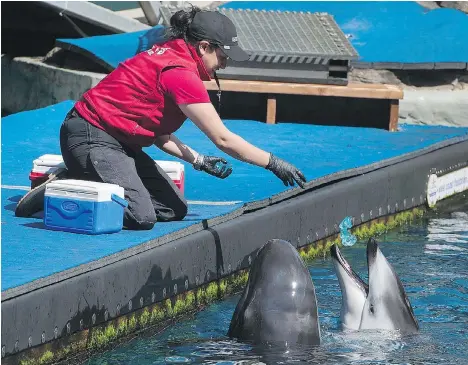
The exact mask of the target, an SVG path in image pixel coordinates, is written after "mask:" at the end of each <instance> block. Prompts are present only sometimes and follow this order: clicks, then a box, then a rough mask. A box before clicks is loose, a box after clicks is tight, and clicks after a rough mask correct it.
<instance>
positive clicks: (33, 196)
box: [15, 169, 68, 218]
mask: <svg viewBox="0 0 468 365" xmlns="http://www.w3.org/2000/svg"><path fill="white" fill-rule="evenodd" d="M67 172H68V170H67V169H58V170H57V171H55V172H54V173H52V174H50V175H49V178H48V179H47V180H46V181H44V182H43V183H42V184H40V185H38V186H36V187H35V188H34V189H31V190H29V191H28V192H27V193H26V194H25V195H24V196H23V197H22V198H21V200H20V201H19V202H18V205H17V206H16V209H15V216H17V217H22V218H27V217H31V216H32V215H33V214H36V213H38V212H40V211H42V210H44V195H45V190H46V184H48V183H50V182H52V181H54V180H63V179H66V178H67Z"/></svg>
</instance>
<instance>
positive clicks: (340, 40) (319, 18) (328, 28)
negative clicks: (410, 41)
mask: <svg viewBox="0 0 468 365" xmlns="http://www.w3.org/2000/svg"><path fill="white" fill-rule="evenodd" d="M180 9H181V8H180V7H176V6H173V5H169V6H167V5H166V6H162V7H161V14H162V16H163V20H164V24H165V25H167V26H168V25H169V24H170V18H171V16H172V15H173V14H174V13H175V12H176V11H177V10H180ZM216 10H218V11H219V12H220V13H222V14H224V15H226V16H227V17H229V18H230V19H231V20H232V22H233V23H234V24H235V25H236V28H237V33H238V38H239V45H240V46H241V47H242V48H243V49H245V50H246V51H247V52H248V53H249V54H251V55H252V57H251V58H250V60H257V61H260V62H288V63H296V62H297V63H310V62H311V59H316V58H317V57H324V58H333V59H337V60H355V59H358V57H359V56H358V53H357V52H356V50H355V49H354V48H353V46H352V45H351V43H350V42H349V41H348V39H347V38H346V36H345V35H344V33H343V32H342V30H341V29H340V28H339V27H338V25H337V24H336V22H335V20H334V19H333V17H332V16H331V15H329V14H326V13H310V12H289V11H286V12H282V11H273V10H271V11H266V10H250V9H224V8H218V9H216ZM286 57H288V60H287V61H286V60H285V58H286Z"/></svg>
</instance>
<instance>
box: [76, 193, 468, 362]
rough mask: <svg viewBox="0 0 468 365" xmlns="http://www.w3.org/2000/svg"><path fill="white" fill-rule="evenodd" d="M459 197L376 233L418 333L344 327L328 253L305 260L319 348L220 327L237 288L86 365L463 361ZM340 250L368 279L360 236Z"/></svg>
mask: <svg viewBox="0 0 468 365" xmlns="http://www.w3.org/2000/svg"><path fill="white" fill-rule="evenodd" d="M457 199H458V200H457V201H455V202H454V203H453V204H451V205H449V206H446V207H443V208H442V209H439V211H438V212H433V213H431V214H430V215H428V216H427V217H426V218H424V219H422V220H421V221H420V222H418V223H417V224H413V225H409V226H404V227H400V228H398V229H396V230H394V231H392V232H389V233H387V234H386V235H384V236H380V237H378V239H377V241H378V242H379V243H380V248H381V250H382V252H383V253H384V255H385V256H386V257H387V259H388V260H389V262H390V263H391V264H392V265H393V267H394V268H395V270H396V272H397V273H398V275H399V276H400V279H401V280H402V282H403V285H404V287H405V290H406V293H407V295H408V297H409V299H410V301H411V303H412V306H413V309H414V311H415V315H416V317H417V319H418V321H419V324H420V332H419V333H418V334H416V335H412V336H401V335H399V334H398V333H395V332H384V331H375V332H366V333H359V332H355V333H353V334H350V333H347V334H345V333H343V332H342V331H341V330H340V323H339V315H340V305H341V302H340V301H341V292H340V288H339V285H338V280H337V278H336V275H335V272H334V270H333V266H332V263H331V260H330V258H329V257H327V258H326V259H322V260H316V261H315V262H313V263H312V264H311V266H310V273H311V275H312V278H313V281H314V284H315V287H316V293H317V300H318V304H319V317H320V326H321V332H322V345H321V346H319V347H308V348H297V349H295V350H294V351H291V352H289V353H284V352H283V351H279V350H278V351H276V350H273V349H270V350H268V351H265V350H264V349H259V348H254V347H252V346H250V345H248V344H243V343H240V342H237V341H234V340H230V339H229V338H228V337H226V333H227V330H228V328H229V323H230V320H231V316H232V314H233V312H234V308H235V306H236V304H237V301H238V300H239V295H236V296H233V297H230V298H228V299H227V300H225V301H222V302H218V303H215V304H213V305H211V306H209V307H208V308H206V309H205V310H203V311H202V312H199V313H197V314H195V315H194V316H193V317H191V318H188V319H186V320H183V321H180V322H178V323H177V324H175V325H173V326H171V327H170V328H168V329H166V330H165V331H163V332H161V333H158V334H146V335H144V336H140V337H137V338H135V339H134V340H132V341H130V342H127V343H125V344H123V345H121V346H119V347H118V348H116V349H113V350H111V351H108V352H106V353H102V354H99V355H98V356H95V357H93V358H91V359H89V360H87V361H86V362H85V364H88V365H98V364H99V365H104V364H106V365H111V364H141V365H146V364H148V365H149V364H182V363H192V364H258V363H265V364H275V363H277V364H286V363H295V364H296V363H302V362H307V363H310V364H321V363H326V364H457V365H461V364H468V198H467V196H461V197H458V198H457ZM341 251H342V253H343V255H344V256H345V258H346V259H347V260H348V262H349V263H350V264H351V266H352V267H353V269H354V270H355V271H356V272H357V273H359V274H360V275H361V277H363V278H365V279H366V278H367V264H366V245H365V242H358V243H357V244H356V245H354V246H353V247H349V248H343V249H342V250H341Z"/></svg>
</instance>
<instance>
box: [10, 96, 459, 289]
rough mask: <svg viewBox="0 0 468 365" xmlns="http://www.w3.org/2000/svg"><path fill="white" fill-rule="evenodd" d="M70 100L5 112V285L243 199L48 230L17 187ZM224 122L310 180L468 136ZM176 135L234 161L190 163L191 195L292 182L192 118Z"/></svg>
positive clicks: (263, 194)
mask: <svg viewBox="0 0 468 365" xmlns="http://www.w3.org/2000/svg"><path fill="white" fill-rule="evenodd" d="M72 105H73V102H72V101H66V102H62V103H59V104H56V105H53V106H49V107H47V108H43V109H38V110H33V111H28V112H23V113H18V114H15V115H11V116H8V117H5V118H2V152H3V153H2V208H3V209H2V291H3V290H6V289H9V288H12V287H16V286H19V285H21V284H25V283H28V282H30V281H32V280H35V279H38V278H41V277H45V276H48V275H51V274H53V273H57V272H60V271H63V270H66V269H69V268H73V267H76V266H78V265H80V264H85V263H89V262H91V261H93V260H97V259H99V258H102V257H105V256H108V255H110V254H112V253H116V252H119V251H122V250H125V249H127V248H130V247H133V246H136V245H138V244H140V243H143V242H146V241H148V240H150V239H153V238H156V237H160V236H162V235H165V234H168V233H170V232H174V231H176V230H179V229H181V228H185V227H188V226H190V225H192V224H195V223H198V222H200V221H201V220H202V219H208V218H212V217H216V216H220V215H223V214H227V213H229V212H232V211H233V210H235V209H237V208H238V207H239V206H241V204H232V205H227V206H215V205H208V204H207V205H198V204H197V205H195V204H191V205H190V206H189V214H188V216H187V217H186V218H185V219H184V220H183V221H182V222H172V223H158V224H156V226H155V227H154V228H153V230H151V231H143V232H135V231H121V232H119V233H116V234H112V235H101V236H85V235H79V234H73V233H66V232H56V231H49V230H46V229H45V228H44V225H43V224H42V220H41V219H40V218H31V219H25V218H16V217H15V216H14V209H15V206H16V202H17V201H18V200H19V199H20V197H21V196H22V195H23V194H24V190H19V189H15V188H14V186H27V185H29V180H28V174H29V172H30V170H31V167H32V161H33V160H34V159H35V158H37V157H38V156H40V155H42V154H46V153H52V154H60V149H59V128H60V125H61V122H62V120H63V118H64V117H65V114H66V113H67V112H68V110H69V109H70V108H71V107H72ZM225 123H226V125H227V127H228V128H229V129H231V130H232V131H233V132H235V133H237V134H239V135H240V136H242V137H243V138H245V139H246V140H248V141H251V142H253V143H254V144H256V145H257V146H259V147H260V148H263V149H265V150H267V151H272V152H273V153H275V154H277V155H278V156H280V157H282V158H284V159H286V160H288V161H290V162H292V163H294V164H295V165H296V166H297V167H299V168H300V169H301V170H302V171H303V172H304V173H305V175H306V176H307V178H308V179H309V180H311V179H316V178H318V177H323V176H325V175H328V174H331V173H334V172H339V171H343V170H347V169H352V168H356V167H360V166H365V165H368V164H371V163H374V162H379V161H382V160H385V159H388V158H392V157H396V156H401V155H403V154H405V153H408V152H412V151H417V150H420V149H422V148H424V147H428V146H431V145H433V144H435V143H437V142H440V141H445V140H448V139H451V138H455V137H462V138H468V128H450V127H428V126H410V125H403V126H400V127H401V128H400V131H398V132H388V131H385V130H381V129H373V128H347V127H326V126H316V125H304V124H277V125H267V124H264V123H260V122H255V121H239V120H227V121H225ZM176 135H177V136H178V137H179V138H180V139H181V140H182V141H184V142H185V143H187V144H188V145H189V146H191V147H193V148H194V149H196V150H198V151H199V152H201V153H205V154H216V155H222V156H224V157H225V158H226V159H227V160H228V161H229V162H230V163H231V164H232V166H233V173H232V175H231V176H230V177H229V178H227V179H226V180H219V179H216V178H214V177H212V176H210V175H208V174H206V173H203V172H197V171H195V170H194V169H193V168H192V167H191V166H190V165H188V164H185V170H186V186H185V194H186V198H187V199H188V200H190V201H195V200H197V201H208V202H219V201H222V202H227V201H229V202H232V201H240V202H252V201H255V200H260V199H264V198H267V197H269V196H272V195H274V194H276V193H279V192H282V191H285V190H286V189H287V188H286V187H285V186H284V185H283V184H282V183H281V181H280V180H278V179H277V178H276V177H275V176H274V175H273V174H272V173H271V172H269V171H266V170H265V169H261V168H258V167H256V166H252V165H249V164H245V163H242V162H240V161H237V160H235V159H233V158H231V157H229V156H227V155H225V154H223V153H220V151H219V150H218V149H217V148H216V147H215V146H214V145H213V143H211V141H210V140H209V139H208V138H207V137H205V136H204V135H203V134H202V133H201V132H200V131H199V130H198V129H197V128H196V127H195V126H194V125H193V123H191V122H190V121H187V122H186V123H185V124H184V126H183V127H182V128H181V129H180V130H179V131H178V132H177V133H176ZM146 151H147V152H148V153H149V154H150V155H151V156H152V157H153V158H155V159H161V160H174V159H173V158H172V157H171V156H168V155H166V154H164V153H162V152H161V151H159V150H158V149H157V148H155V147H153V148H148V149H146ZM8 186H9V187H8ZM12 186H13V187H12Z"/></svg>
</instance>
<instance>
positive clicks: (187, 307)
mask: <svg viewBox="0 0 468 365" xmlns="http://www.w3.org/2000/svg"><path fill="white" fill-rule="evenodd" d="M424 213H425V209H421V208H414V209H410V210H407V211H403V212H400V213H397V214H395V215H392V216H386V217H381V218H377V219H374V220H372V221H369V222H366V223H363V224H361V225H359V226H356V227H353V228H352V229H351V232H352V234H354V235H355V236H356V237H357V238H358V239H359V240H365V239H368V238H370V237H376V236H379V235H381V234H383V233H385V232H387V231H389V230H391V229H394V228H396V227H398V226H401V225H403V224H407V223H410V222H412V221H414V220H416V219H418V218H421V217H422V216H423V215H424ZM333 244H338V245H339V246H341V239H340V236H339V234H334V235H331V236H329V237H327V238H324V239H321V240H319V241H314V242H308V243H307V244H306V245H305V246H303V247H300V248H299V249H298V251H299V253H300V255H301V257H302V258H303V259H304V261H305V262H311V261H312V260H314V259H316V258H317V257H326V256H328V255H329V252H330V247H331V246H332V245H333ZM248 276H249V271H248V269H243V270H240V271H237V272H235V273H233V274H231V275H229V276H226V277H223V278H221V279H219V280H216V281H212V282H210V283H207V284H204V285H201V286H199V287H198V288H195V289H193V290H190V291H187V292H184V293H180V294H178V295H176V296H174V297H172V298H166V299H165V300H164V301H162V302H158V303H154V304H152V305H149V306H146V307H144V308H141V309H138V310H136V311H133V312H131V313H129V314H126V315H123V316H120V317H118V318H115V319H111V320H109V321H107V322H106V323H104V324H100V325H96V326H94V327H91V328H89V329H84V330H83V331H80V332H78V333H75V334H72V335H70V336H68V337H65V338H60V339H58V340H56V342H52V343H47V344H44V345H42V346H39V347H38V348H35V349H31V350H29V351H25V352H24V353H23V354H19V355H18V356H19V358H18V359H16V361H14V362H11V363H19V364H22V365H33V364H41V365H46V364H52V363H55V362H59V361H63V360H64V359H66V358H68V357H70V356H76V355H78V354H85V356H83V357H84V358H85V357H89V356H90V355H92V354H94V353H97V352H98V351H102V350H104V349H106V348H108V347H109V346H111V345H113V344H114V343H116V342H117V341H124V340H125V339H126V338H127V337H128V336H129V335H135V334H137V333H138V332H141V331H157V330H158V329H162V328H165V327H166V326H167V325H169V324H170V323H171V321H176V320H178V319H180V318H182V317H183V316H187V315H189V314H191V313H194V312H195V311H197V310H201V309H203V307H205V306H207V305H209V304H211V303H213V302H215V301H217V300H221V299H223V298H225V297H226V296H230V295H232V294H234V293H237V292H239V291H241V290H242V289H243V288H244V286H245V284H246V283H247V280H248ZM2 360H4V361H6V363H10V362H9V360H10V358H4V359H2ZM11 360H13V359H11Z"/></svg>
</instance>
